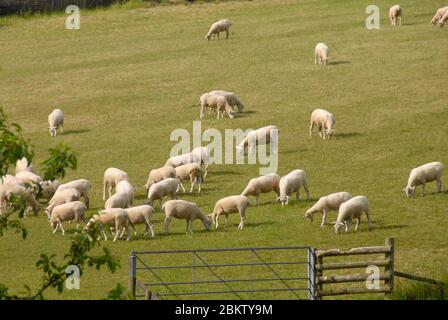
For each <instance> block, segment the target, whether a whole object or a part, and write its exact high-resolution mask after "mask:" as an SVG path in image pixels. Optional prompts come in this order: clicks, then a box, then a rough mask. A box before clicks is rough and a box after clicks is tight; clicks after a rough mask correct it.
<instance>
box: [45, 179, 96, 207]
mask: <svg viewBox="0 0 448 320" xmlns="http://www.w3.org/2000/svg"><path fill="white" fill-rule="evenodd" d="M69 188H75V189H76V190H78V191H79V193H80V194H81V197H83V198H84V202H85V204H86V206H87V209H89V202H90V201H89V193H90V189H91V188H92V185H91V183H90V182H89V180H86V179H79V180H74V181H70V182H67V183H64V184H61V185H60V186H59V187H58V189H57V190H56V193H55V194H54V196H55V195H56V194H57V193H58V192H59V191H62V190H65V189H69ZM54 196H53V197H54ZM52 199H53V198H52ZM50 201H51V200H50Z"/></svg>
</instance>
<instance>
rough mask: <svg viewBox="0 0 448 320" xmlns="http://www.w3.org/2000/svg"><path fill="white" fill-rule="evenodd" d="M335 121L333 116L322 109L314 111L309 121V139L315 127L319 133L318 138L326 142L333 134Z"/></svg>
mask: <svg viewBox="0 0 448 320" xmlns="http://www.w3.org/2000/svg"><path fill="white" fill-rule="evenodd" d="M335 123H336V120H335V118H334V116H333V115H332V114H331V113H330V112H328V111H327V110H324V109H315V110H314V111H313V112H312V113H311V120H310V129H309V131H310V137H311V136H312V134H313V128H314V127H315V126H316V127H317V129H318V131H319V136H320V137H321V138H322V139H324V140H326V139H330V138H331V136H332V135H334V134H335V132H336V131H335V130H334V125H335Z"/></svg>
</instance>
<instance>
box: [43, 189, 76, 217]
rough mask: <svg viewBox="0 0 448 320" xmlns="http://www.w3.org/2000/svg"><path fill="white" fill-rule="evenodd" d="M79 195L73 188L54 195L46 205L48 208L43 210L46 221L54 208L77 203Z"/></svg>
mask: <svg viewBox="0 0 448 320" xmlns="http://www.w3.org/2000/svg"><path fill="white" fill-rule="evenodd" d="M80 198H81V194H80V193H79V191H78V190H77V189H75V188H69V189H64V190H62V191H60V192H58V193H57V195H55V197H53V198H52V199H51V201H50V202H49V203H48V207H47V208H46V209H45V212H46V213H47V216H48V219H50V217H51V213H52V211H53V209H54V208H55V207H56V206H59V205H61V204H64V203H69V202H73V201H79V199H80Z"/></svg>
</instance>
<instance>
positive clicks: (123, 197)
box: [104, 180, 134, 209]
mask: <svg viewBox="0 0 448 320" xmlns="http://www.w3.org/2000/svg"><path fill="white" fill-rule="evenodd" d="M133 201H134V188H133V187H132V185H131V184H130V183H129V181H127V180H122V181H120V182H119V183H118V184H117V187H116V192H115V194H113V195H112V196H111V197H110V198H109V199H107V201H106V203H105V205H104V208H105V209H111V208H122V209H124V208H129V207H130V206H131V205H132V202H133Z"/></svg>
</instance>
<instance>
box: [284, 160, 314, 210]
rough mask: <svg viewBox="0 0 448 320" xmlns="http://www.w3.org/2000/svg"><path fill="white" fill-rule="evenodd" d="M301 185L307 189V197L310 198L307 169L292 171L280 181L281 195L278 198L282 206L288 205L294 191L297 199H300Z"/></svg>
mask: <svg viewBox="0 0 448 320" xmlns="http://www.w3.org/2000/svg"><path fill="white" fill-rule="evenodd" d="M301 187H303V188H304V189H305V192H306V199H307V200H308V199H309V198H310V192H309V190H308V185H307V183H306V174H305V171H303V170H300V169H298V170H294V171H291V172H290V173H288V174H287V175H286V176H284V177H282V178H281V179H280V181H279V189H280V196H279V197H278V198H277V200H278V201H279V202H280V203H281V204H282V206H284V205H287V204H288V202H289V199H290V198H291V197H290V196H291V194H292V193H293V192H296V200H299V199H300V195H299V191H300V188H301Z"/></svg>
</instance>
